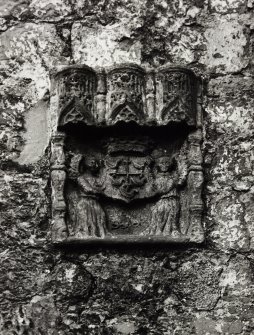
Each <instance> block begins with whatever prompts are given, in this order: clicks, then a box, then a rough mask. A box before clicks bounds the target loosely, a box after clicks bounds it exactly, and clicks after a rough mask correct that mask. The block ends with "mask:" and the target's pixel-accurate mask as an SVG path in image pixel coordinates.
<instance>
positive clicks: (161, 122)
mask: <svg viewBox="0 0 254 335" xmlns="http://www.w3.org/2000/svg"><path fill="white" fill-rule="evenodd" d="M54 82H55V83H56V93H55V94H56V95H57V99H58V100H57V101H58V102H57V104H56V108H55V110H53V108H52V110H53V113H55V116H54V118H55V119H57V120H58V121H57V129H56V130H54V131H53V136H52V157H51V159H52V164H51V166H52V174H51V180H52V183H51V185H52V239H53V242H55V243H74V242H78V243H80V242H82V243H89V242H100V243H114V242H117V243H123V242H128V243H131V242H145V243H148V242H149V243H154V242H165V243H186V242H197V243H200V242H202V241H203V240H204V230H203V227H202V212H203V201H202V186H203V171H202V153H201V148H200V146H201V142H202V113H201V103H202V101H201V100H202V99H201V98H202V96H201V84H200V80H199V79H198V78H197V77H196V76H195V74H194V73H193V72H192V71H190V70H187V69H183V68H171V67H170V68H161V69H149V70H146V69H143V68H141V67H139V66H137V65H133V64H123V65H119V66H115V67H114V68H108V69H101V68H100V69H95V70H94V69H91V68H89V67H87V66H70V67H68V68H65V69H63V70H62V71H59V72H57V73H56V74H55V76H54Z"/></svg>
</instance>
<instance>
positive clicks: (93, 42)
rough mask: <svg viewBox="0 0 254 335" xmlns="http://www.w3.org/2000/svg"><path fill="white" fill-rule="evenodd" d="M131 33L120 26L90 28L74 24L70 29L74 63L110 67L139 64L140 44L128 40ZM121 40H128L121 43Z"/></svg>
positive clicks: (126, 28)
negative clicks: (122, 64)
mask: <svg viewBox="0 0 254 335" xmlns="http://www.w3.org/2000/svg"><path fill="white" fill-rule="evenodd" d="M130 34H131V31H130V30H129V29H128V27H124V25H122V24H118V23H117V24H113V25H108V26H106V27H101V26H98V27H96V28H90V27H85V26H82V24H81V23H74V25H73V29H72V47H73V58H74V60H75V62H76V63H79V64H84V63H85V64H87V65H89V66H91V67H93V66H110V65H113V64H116V63H127V62H128V63H130V62H133V63H136V64H140V62H141V43H140V42H139V41H135V42H133V41H132V40H131V39H130ZM121 39H129V40H128V43H121Z"/></svg>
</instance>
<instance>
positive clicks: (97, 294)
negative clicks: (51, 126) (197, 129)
mask: <svg viewBox="0 0 254 335" xmlns="http://www.w3.org/2000/svg"><path fill="white" fill-rule="evenodd" d="M253 8H254V4H253V1H251V0H248V1H242V0H232V1H231V0H230V1H223V0H211V1H199V0H183V1H163V0H162V1H159V0H158V1H157V0H156V1H155V0H152V1H150V0H148V1H137V0H136V1H134V0H132V1H123V0H114V1H83V0H69V1H64V0H59V1H50V0H44V1H31V0H25V1H23V0H22V1H1V3H0V13H1V14H0V16H1V19H0V32H1V35H0V40H1V42H0V43H1V46H0V61H1V69H0V78H1V102H0V104H1V112H0V159H1V161H0V169H1V170H0V211H1V213H0V222H1V226H0V233H1V243H0V247H1V251H0V260H1V269H2V271H1V275H0V290H1V292H2V294H1V297H0V306H1V307H0V310H1V318H0V333H1V334H4V335H10V334H23V335H24V334H32V335H35V334H36V335H37V334H45V335H46V334H54V335H55V334H60V335H65V334H68V335H69V334H70V335H74V334H75V335H77V334H80V335H81V334H89V335H90V334H104V335H105V334H108V335H109V334H110V335H111V334H139V335H140V334H142V335H145V334H156V335H157V334H158V335H159V334H166V335H169V334H178V335H185V334H198V335H205V334H206V335H211V334H216V335H218V334H228V335H229V334H240V335H250V334H253V332H254V323H253V313H254V307H253V306H254V294H253V292H254V291H253V280H254V279H253V266H254V259H253V254H252V251H253V247H254V244H253V243H254V229H253V220H254V212H253V201H254V199H253V194H254V188H253V170H254V169H253V159H254V157H253V73H254V72H253V69H254V68H253V64H254V63H253V59H254V58H253V50H254V48H253V45H254V43H253V36H254V35H253ZM123 61H124V62H125V61H128V62H130V61H131V62H135V63H138V64H140V65H142V66H148V65H149V66H150V65H152V66H158V65H183V66H187V67H189V68H191V69H193V70H194V71H195V72H196V73H197V74H200V75H202V76H203V77H204V79H205V85H206V88H205V99H206V101H205V103H204V125H205V127H204V132H203V133H204V134H203V135H204V143H203V147H202V150H203V155H204V158H205V164H204V169H205V186H204V190H203V196H204V200H205V202H206V211H205V215H204V223H205V226H206V228H207V231H208V233H207V236H206V244H205V245H204V246H203V247H202V248H201V249H200V248H199V249H195V248H192V249H190V250H185V249H181V250H172V249H170V250H165V249H162V250H157V249H155V248H153V249H150V250H140V249H139V250H128V252H123V251H122V250H118V251H117V250H99V252H98V251H97V250H94V249H93V250H89V251H88V250H76V251H75V250H72V251H71V252H69V253H66V252H65V251H63V250H62V251H61V250H55V249H52V248H51V246H50V236H49V231H50V224H51V221H50V215H51V214H50V181H49V164H48V160H49V149H48V148H47V143H46V142H47V140H46V139H45V137H43V145H42V143H40V145H38V147H37V144H36V141H37V139H35V138H33V135H35V134H36V129H34V124H35V123H36V120H38V121H39V120H43V118H44V117H43V115H42V114H43V113H44V112H46V111H45V109H46V108H44V107H46V105H47V104H48V100H47V99H48V92H49V90H50V80H49V78H50V71H51V70H52V67H54V66H57V65H69V64H71V63H76V64H78V63H80V62H84V63H87V65H89V66H92V67H96V66H101V65H103V66H107V65H112V64H114V63H120V62H123ZM52 99H53V98H52ZM42 101H43V102H42ZM38 106H40V108H38ZM42 106H43V107H42ZM42 109H43V112H42ZM33 115H34V116H35V118H34V119H33ZM33 120H34V121H33ZM38 127H40V126H39V122H38ZM38 133H39V132H38ZM28 138H31V141H30V142H29V139H28ZM30 148H31V149H30ZM44 148H45V150H44ZM36 149H38V150H36ZM35 151H37V152H36V154H33V152H35ZM27 157H30V158H31V159H30V158H29V159H25V158H27Z"/></svg>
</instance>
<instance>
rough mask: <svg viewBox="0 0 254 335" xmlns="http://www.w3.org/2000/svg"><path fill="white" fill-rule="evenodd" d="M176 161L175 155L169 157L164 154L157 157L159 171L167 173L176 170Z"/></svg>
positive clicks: (156, 164)
mask: <svg viewBox="0 0 254 335" xmlns="http://www.w3.org/2000/svg"><path fill="white" fill-rule="evenodd" d="M175 163H176V160H175V157H169V156H166V155H164V156H160V157H157V158H156V161H155V166H156V168H157V170H158V172H162V173H166V172H170V171H172V170H174V168H175Z"/></svg>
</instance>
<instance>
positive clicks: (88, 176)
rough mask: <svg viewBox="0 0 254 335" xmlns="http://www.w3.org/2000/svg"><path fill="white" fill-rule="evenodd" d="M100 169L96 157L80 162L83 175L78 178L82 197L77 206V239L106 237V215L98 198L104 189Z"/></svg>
mask: <svg viewBox="0 0 254 335" xmlns="http://www.w3.org/2000/svg"><path fill="white" fill-rule="evenodd" d="M100 167H101V166H100V162H99V161H98V160H97V159H96V158H94V157H86V158H83V159H82V160H81V162H80V172H81V175H80V176H79V177H78V178H77V183H78V185H79V188H80V197H79V200H78V203H77V205H76V211H77V213H76V229H75V237H76V238H85V237H86V238H87V237H89V236H90V237H104V236H105V235H106V215H105V212H104V210H103V208H102V207H101V205H100V204H99V201H98V197H97V196H96V193H97V192H99V191H100V190H101V189H102V184H100V181H99V179H100V178H99V173H100Z"/></svg>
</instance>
